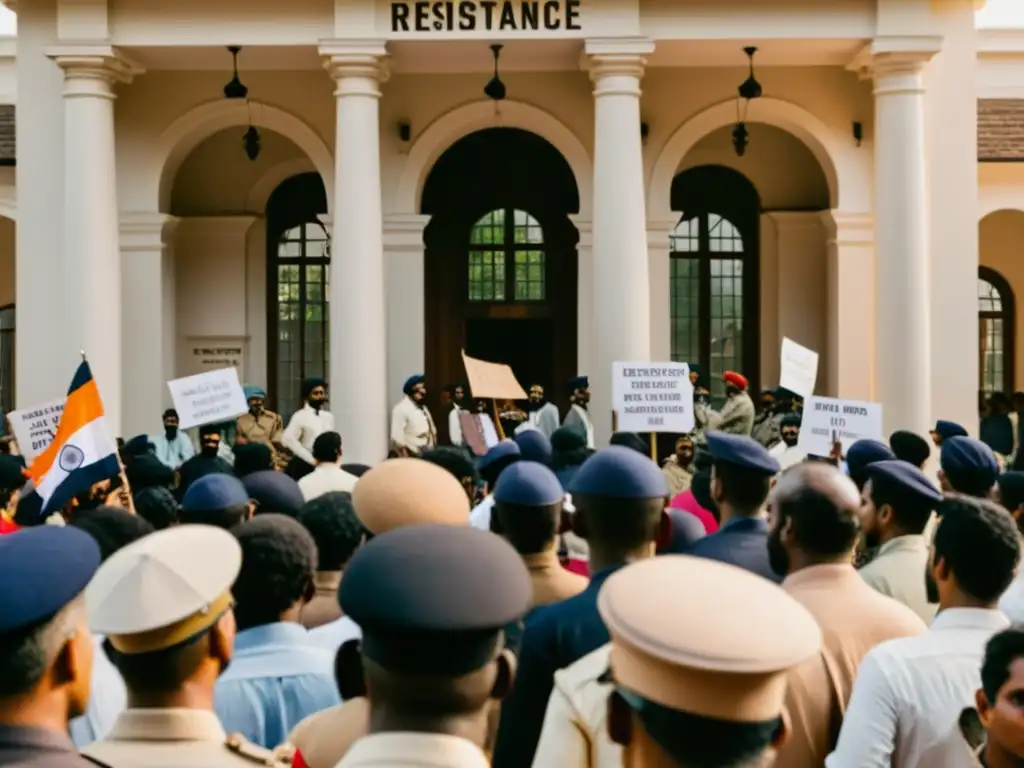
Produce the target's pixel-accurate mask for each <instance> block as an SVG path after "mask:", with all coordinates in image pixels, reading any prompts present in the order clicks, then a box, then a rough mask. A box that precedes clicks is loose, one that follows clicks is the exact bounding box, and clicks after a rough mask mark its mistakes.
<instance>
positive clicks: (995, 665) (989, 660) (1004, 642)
mask: <svg viewBox="0 0 1024 768" xmlns="http://www.w3.org/2000/svg"><path fill="white" fill-rule="evenodd" d="M1022 657H1024V628H1021V627H1010V628H1009V629H1004V630H1003V631H1002V632H1000V633H998V634H996V635H993V636H992V637H991V638H990V639H989V641H988V643H987V644H986V645H985V658H984V659H982V662H981V689H982V690H983V691H984V692H985V698H986V699H988V702H989V704H995V703H996V699H997V698H998V696H999V689H1000V688H1002V687H1003V686H1004V685H1006V681H1007V680H1009V679H1010V667H1011V666H1012V665H1013V662H1015V661H1016V660H1017V659H1019V658H1022Z"/></svg>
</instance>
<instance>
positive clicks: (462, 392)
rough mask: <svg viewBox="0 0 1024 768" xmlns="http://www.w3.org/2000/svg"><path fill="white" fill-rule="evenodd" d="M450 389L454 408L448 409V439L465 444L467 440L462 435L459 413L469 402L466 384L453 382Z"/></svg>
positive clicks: (457, 443)
mask: <svg viewBox="0 0 1024 768" xmlns="http://www.w3.org/2000/svg"><path fill="white" fill-rule="evenodd" d="M448 391H449V392H450V393H451V406H452V409H451V410H450V411H448V441H449V442H450V443H451V444H452V445H463V444H464V443H465V440H463V437H462V425H461V424H460V423H459V414H461V413H462V412H463V411H464V410H465V409H466V405H467V403H468V402H469V401H468V398H467V397H466V385H465V384H453V385H452V386H450V387H448Z"/></svg>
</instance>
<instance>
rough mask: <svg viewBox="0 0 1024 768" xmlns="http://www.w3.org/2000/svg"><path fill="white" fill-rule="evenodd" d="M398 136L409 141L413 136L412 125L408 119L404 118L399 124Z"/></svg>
mask: <svg viewBox="0 0 1024 768" xmlns="http://www.w3.org/2000/svg"><path fill="white" fill-rule="evenodd" d="M398 138H399V139H400V140H401V141H403V142H405V143H408V141H409V139H411V138H412V126H411V125H409V123H408V121H406V120H403V121H402V122H400V123H399V124H398Z"/></svg>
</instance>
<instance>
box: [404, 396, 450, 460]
mask: <svg viewBox="0 0 1024 768" xmlns="http://www.w3.org/2000/svg"><path fill="white" fill-rule="evenodd" d="M460 434H461V433H460ZM391 442H392V443H394V444H395V445H397V446H401V447H404V448H408V449H409V450H410V451H412V452H413V453H423V451H425V450H428V449H430V448H433V447H434V446H435V445H436V444H437V430H436V429H435V428H434V419H433V417H432V416H431V415H430V411H429V410H427V409H426V408H421V407H420V406H419V405H417V404H416V403H414V402H413V401H412V400H410V399H409V398H408V397H403V398H402V399H401V400H400V401H399V402H398V405H396V406H395V407H394V409H393V410H392V411H391Z"/></svg>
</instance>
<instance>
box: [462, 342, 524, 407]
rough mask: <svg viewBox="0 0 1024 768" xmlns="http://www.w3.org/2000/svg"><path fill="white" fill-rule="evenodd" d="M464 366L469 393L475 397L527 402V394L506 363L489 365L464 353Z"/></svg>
mask: <svg viewBox="0 0 1024 768" xmlns="http://www.w3.org/2000/svg"><path fill="white" fill-rule="evenodd" d="M462 364H463V365H464V366H465V367H466V378H467V379H468V380H469V391H470V392H472V393H473V397H483V398H487V399H491V400H525V399H526V392H525V391H523V388H522V386H520V384H519V382H518V381H517V380H516V375H515V374H514V373H512V369H511V368H509V367H508V366H507V365H505V364H504V363H489V362H487V361H486V360H477V359H476V358H473V357H469V356H468V355H467V354H466V352H465V350H463V352H462Z"/></svg>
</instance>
